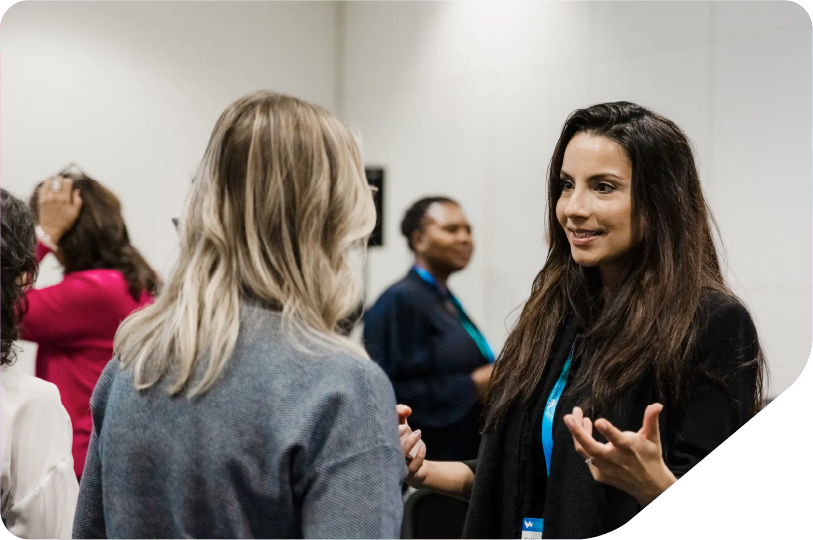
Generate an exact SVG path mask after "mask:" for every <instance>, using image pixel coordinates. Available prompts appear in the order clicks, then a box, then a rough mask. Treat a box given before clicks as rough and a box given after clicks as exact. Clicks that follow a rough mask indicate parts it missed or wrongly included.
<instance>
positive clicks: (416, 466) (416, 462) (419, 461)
mask: <svg viewBox="0 0 813 540" xmlns="http://www.w3.org/2000/svg"><path fill="white" fill-rule="evenodd" d="M425 458H426V445H425V444H424V443H423V441H421V444H420V446H419V447H418V450H417V452H415V457H414V458H412V461H411V462H410V463H409V464H407V469H409V472H410V473H411V474H415V473H417V472H418V471H419V470H420V468H421V466H423V460H424V459H425Z"/></svg>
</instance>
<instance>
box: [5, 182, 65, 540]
mask: <svg viewBox="0 0 813 540" xmlns="http://www.w3.org/2000/svg"><path fill="white" fill-rule="evenodd" d="M0 198H2V208H0V220H1V221H2V239H0V244H2V247H1V248H0V251H2V254H1V255H0V260H2V272H1V273H0V276H2V277H1V278H0V279H1V280H2V289H3V294H2V325H1V326H0V328H2V334H3V336H2V356H0V365H2V367H0V373H1V374H0V387H2V388H0V428H2V437H0V443H1V444H2V465H3V466H2V482H0V494H1V495H2V501H1V502H0V514H2V517H3V524H4V525H5V526H6V528H7V529H8V530H9V532H11V533H12V534H14V535H16V536H18V537H20V538H70V537H71V525H72V524H73V515H74V510H75V508H76V495H77V492H78V491H79V486H78V485H77V483H76V476H75V475H74V472H73V458H72V457H71V420H70V418H69V417H68V413H67V411H65V407H63V406H62V403H60V400H59V390H57V389H56V387H55V386H54V385H53V384H51V383H47V382H45V381H42V380H40V379H37V378H35V377H31V376H30V375H27V374H25V373H23V372H22V371H20V370H19V369H18V368H17V367H16V366H14V360H15V353H16V351H15V345H14V341H15V340H16V339H17V324H18V323H19V319H20V315H22V314H23V313H24V312H25V308H26V305H25V300H24V291H25V289H27V288H29V287H30V286H31V285H33V282H34V279H35V277H36V275H37V261H36V259H35V258H34V244H35V241H36V236H35V233H34V224H33V223H32V221H31V214H30V213H29V211H28V208H26V206H25V204H24V203H23V202H22V201H20V200H19V199H17V198H15V197H13V196H12V195H11V194H10V193H8V192H7V191H6V190H5V189H3V190H0Z"/></svg>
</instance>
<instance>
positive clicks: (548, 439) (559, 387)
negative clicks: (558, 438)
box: [542, 343, 576, 476]
mask: <svg viewBox="0 0 813 540" xmlns="http://www.w3.org/2000/svg"><path fill="white" fill-rule="evenodd" d="M575 349H576V344H575V343H574V344H573V347H572V348H571V349H570V355H569V356H568V357H567V362H565V365H564V367H562V373H561V374H560V375H559V380H557V381H556V385H554V387H553V390H551V391H550V396H548V403H547V404H546V405H545V414H544V415H543V416H542V450H543V451H544V453H545V467H546V469H547V471H548V476H550V456H551V454H552V453H553V417H554V416H555V415H556V406H557V405H558V404H559V398H560V397H561V396H562V391H563V390H564V389H565V384H566V383H567V375H568V372H569V371H570V362H571V360H573V351H574V350H575Z"/></svg>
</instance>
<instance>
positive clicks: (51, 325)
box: [20, 275, 112, 346]
mask: <svg viewBox="0 0 813 540" xmlns="http://www.w3.org/2000/svg"><path fill="white" fill-rule="evenodd" d="M26 299H27V301H28V310H27V311H26V313H25V315H24V316H23V320H22V324H21V325H20V338H21V339H24V340H26V341H33V342H35V343H40V344H42V343H48V344H51V345H66V346H67V345H71V344H72V343H75V342H77V341H81V340H84V339H87V338H89V337H93V336H94V335H95V334H97V333H98V330H97V327H98V322H97V321H98V320H99V319H100V318H105V317H106V315H107V312H109V311H110V310H111V309H112V306H111V302H110V300H111V299H110V294H109V288H108V287H106V286H105V283H104V282H103V281H100V280H91V279H86V278H84V277H83V276H81V275H68V276H66V277H65V279H63V280H62V281H61V282H60V283H58V284H56V285H53V286H51V287H45V288H43V289H32V290H30V291H28V294H27V295H26Z"/></svg>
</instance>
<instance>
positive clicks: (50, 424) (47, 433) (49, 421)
mask: <svg viewBox="0 0 813 540" xmlns="http://www.w3.org/2000/svg"><path fill="white" fill-rule="evenodd" d="M2 381H3V383H2V394H1V395H2V409H3V433H4V436H5V434H6V433H7V430H12V431H14V432H16V435H17V436H19V437H22V438H25V437H29V438H31V439H33V440H39V441H47V440H50V439H51V438H52V437H58V438H61V436H62V435H63V434H68V437H70V433H72V429H71V420H70V417H69V416H68V412H67V411H66V410H65V407H64V406H63V405H62V399H61V398H60V395H59V390H58V389H57V387H56V386H55V385H53V384H51V383H49V382H46V381H43V380H42V379H38V378H37V377H33V376H31V375H28V374H27V373H22V372H20V371H19V370H18V369H17V368H16V367H15V366H10V369H9V367H4V368H3V372H2ZM16 418H19V419H20V421H19V422H17V421H15V419H16ZM31 419H36V421H35V422H31ZM21 432H23V433H29V435H24V434H23V433H21ZM13 437H14V436H13V435H12V438H13Z"/></svg>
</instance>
